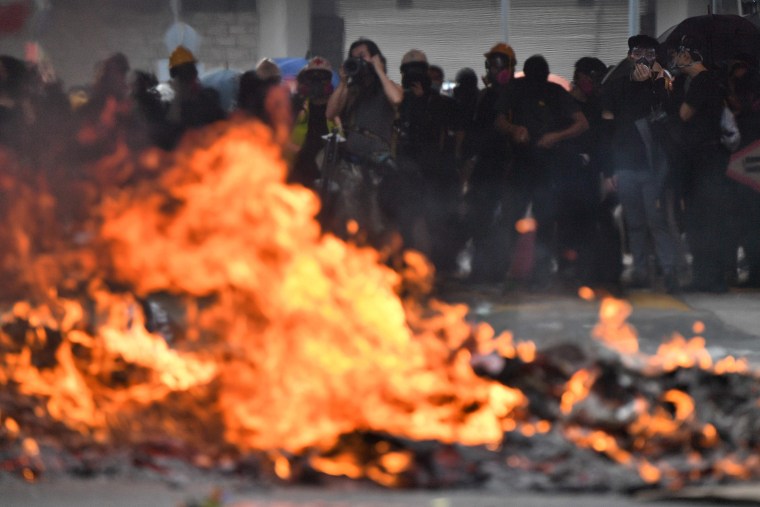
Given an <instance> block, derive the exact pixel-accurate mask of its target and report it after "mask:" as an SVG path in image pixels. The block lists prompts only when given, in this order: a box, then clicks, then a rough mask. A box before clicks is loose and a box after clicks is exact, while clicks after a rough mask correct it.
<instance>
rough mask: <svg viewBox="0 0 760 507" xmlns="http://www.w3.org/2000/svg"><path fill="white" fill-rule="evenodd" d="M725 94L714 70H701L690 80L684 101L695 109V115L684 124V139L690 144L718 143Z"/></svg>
mask: <svg viewBox="0 0 760 507" xmlns="http://www.w3.org/2000/svg"><path fill="white" fill-rule="evenodd" d="M724 95H725V94H724V91H723V88H722V87H721V85H720V82H719V81H718V78H717V77H716V76H715V75H713V73H712V72H709V71H703V72H700V73H699V74H697V75H696V76H694V77H693V78H691V80H690V81H689V82H688V84H687V85H686V96H685V97H684V102H685V103H686V104H688V105H689V106H691V107H692V108H694V110H695V112H694V116H693V117H692V118H691V119H690V120H689V121H687V122H685V124H684V141H685V143H686V144H687V145H688V146H697V147H698V146H705V145H711V144H712V145H715V144H718V142H719V141H720V135H721V130H720V116H721V113H722V111H723V105H724V102H723V99H724Z"/></svg>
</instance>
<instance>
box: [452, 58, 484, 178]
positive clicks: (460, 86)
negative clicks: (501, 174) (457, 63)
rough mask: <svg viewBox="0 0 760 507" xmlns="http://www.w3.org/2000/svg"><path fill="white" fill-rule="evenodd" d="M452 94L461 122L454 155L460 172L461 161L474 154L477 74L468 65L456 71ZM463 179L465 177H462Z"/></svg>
mask: <svg viewBox="0 0 760 507" xmlns="http://www.w3.org/2000/svg"><path fill="white" fill-rule="evenodd" d="M455 83H456V84H455V85H454V91H453V92H452V96H453V98H454V102H455V104H456V107H457V116H458V117H459V118H460V121H461V122H462V130H460V131H459V132H458V134H457V142H456V150H455V157H456V161H457V167H458V168H459V169H460V173H461V172H462V169H463V168H462V162H463V161H465V160H469V159H471V158H472V157H473V156H475V142H476V140H475V139H474V137H473V136H474V132H473V127H474V122H475V110H476V108H477V105H478V92H479V90H478V75H477V74H476V73H475V71H474V70H472V69H471V68H469V67H465V68H464V69H461V70H460V71H459V72H457V75H456V78H455ZM462 179H463V180H465V179H466V178H462Z"/></svg>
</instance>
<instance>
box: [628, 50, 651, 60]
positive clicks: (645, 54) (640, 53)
mask: <svg viewBox="0 0 760 507" xmlns="http://www.w3.org/2000/svg"><path fill="white" fill-rule="evenodd" d="M631 56H633V57H634V58H636V59H639V58H646V59H648V60H654V59H655V58H657V50H656V49H654V48H633V49H631Z"/></svg>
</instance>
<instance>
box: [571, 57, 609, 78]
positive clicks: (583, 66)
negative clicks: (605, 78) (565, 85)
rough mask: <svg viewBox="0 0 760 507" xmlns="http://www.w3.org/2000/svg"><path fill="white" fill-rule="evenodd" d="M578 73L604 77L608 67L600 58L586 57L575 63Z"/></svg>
mask: <svg viewBox="0 0 760 507" xmlns="http://www.w3.org/2000/svg"><path fill="white" fill-rule="evenodd" d="M575 70H576V72H582V73H583V74H588V75H589V76H590V75H592V74H593V75H604V74H605V73H606V72H607V66H606V65H605V64H604V62H603V61H601V60H600V59H599V58H594V57H593V56H584V57H583V58H580V59H579V60H578V61H577V62H575Z"/></svg>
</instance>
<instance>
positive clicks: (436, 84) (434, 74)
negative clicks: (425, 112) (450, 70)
mask: <svg viewBox="0 0 760 507" xmlns="http://www.w3.org/2000/svg"><path fill="white" fill-rule="evenodd" d="M428 76H430V90H431V91H432V92H433V93H438V94H441V93H443V82H444V81H445V80H446V75H445V74H444V73H443V69H442V68H441V67H439V66H438V65H431V66H430V67H428Z"/></svg>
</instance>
